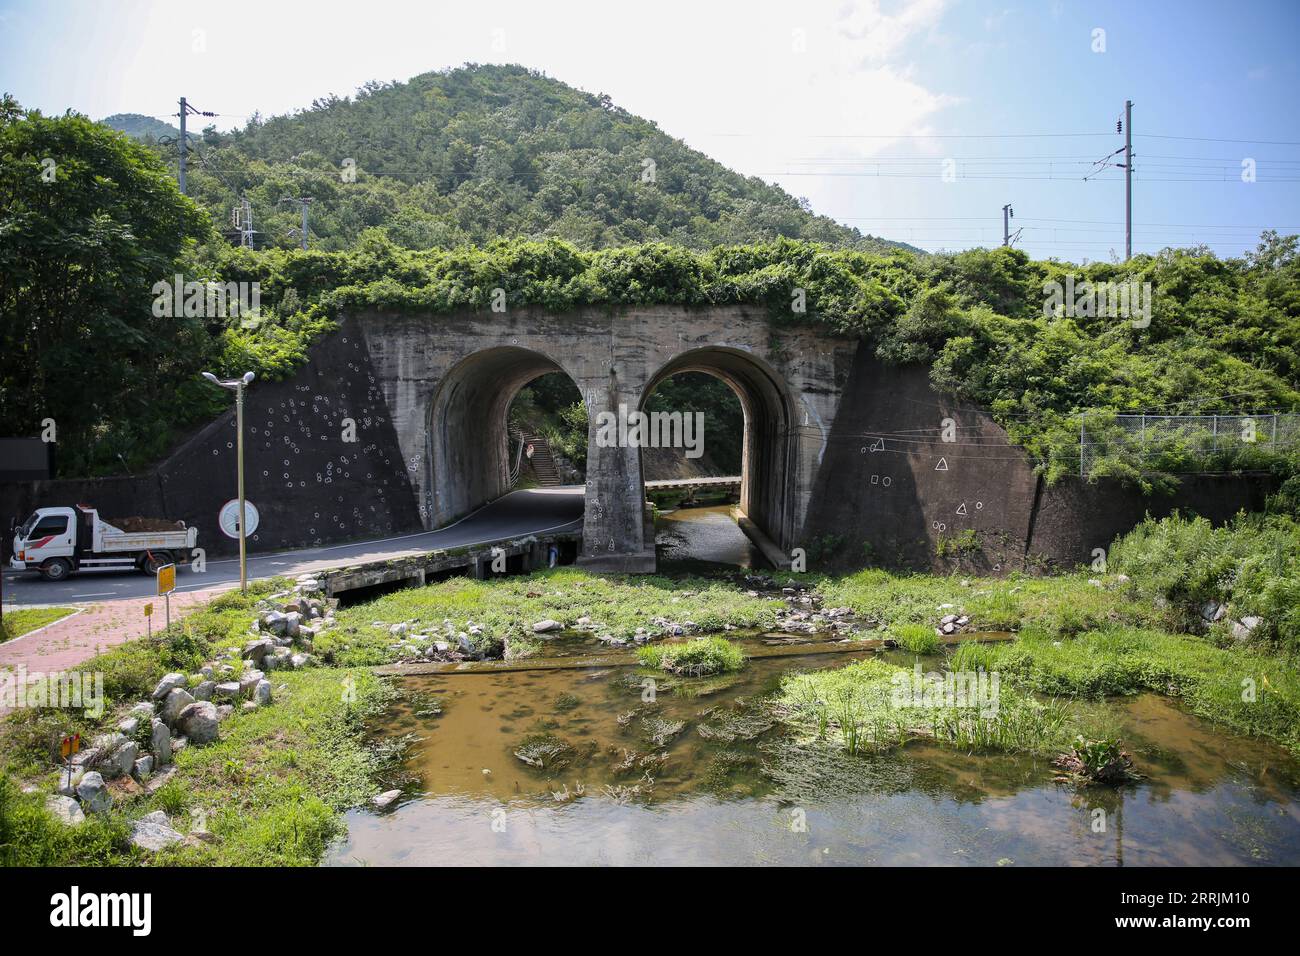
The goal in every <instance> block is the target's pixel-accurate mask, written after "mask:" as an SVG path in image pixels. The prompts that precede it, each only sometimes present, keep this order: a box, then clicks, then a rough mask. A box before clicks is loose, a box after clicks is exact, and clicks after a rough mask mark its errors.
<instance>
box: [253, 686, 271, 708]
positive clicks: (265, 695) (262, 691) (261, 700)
mask: <svg viewBox="0 0 1300 956" xmlns="http://www.w3.org/2000/svg"><path fill="white" fill-rule="evenodd" d="M270 702H271V682H270V681H269V680H260V681H258V682H257V686H256V687H254V688H253V703H254V704H256V705H257V706H258V707H265V706H266V705H267V704H269V703H270Z"/></svg>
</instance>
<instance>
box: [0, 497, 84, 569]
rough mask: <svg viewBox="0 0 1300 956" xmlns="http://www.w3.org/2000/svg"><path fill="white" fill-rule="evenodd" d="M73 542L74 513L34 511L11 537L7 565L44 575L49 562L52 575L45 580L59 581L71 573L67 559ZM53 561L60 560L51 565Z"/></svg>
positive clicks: (40, 509) (57, 509)
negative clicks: (11, 555) (34, 570)
mask: <svg viewBox="0 0 1300 956" xmlns="http://www.w3.org/2000/svg"><path fill="white" fill-rule="evenodd" d="M76 540H77V516H76V512H74V511H73V510H72V509H71V508H37V509H36V510H35V511H34V512H32V515H31V517H30V518H28V519H27V520H26V521H24V522H23V524H22V526H21V527H20V528H19V529H18V531H17V532H16V533H15V534H14V550H13V558H12V559H11V560H10V562H9V566H10V567H13V568H18V569H20V570H21V569H24V568H36V569H39V570H41V571H42V573H45V572H44V569H43V566H44V565H46V564H47V563H49V564H51V568H52V570H53V572H54V573H53V575H52V576H51V575H49V574H46V577H47V578H51V577H52V580H55V581H58V580H62V579H63V578H65V577H67V576H68V574H69V573H71V571H72V567H71V566H68V565H70V564H71V562H70V561H69V560H68V559H71V558H72V556H73V552H74V551H75V550H76ZM55 558H58V559H61V560H59V561H58V562H54V559H55ZM54 564H57V567H55V566H54Z"/></svg>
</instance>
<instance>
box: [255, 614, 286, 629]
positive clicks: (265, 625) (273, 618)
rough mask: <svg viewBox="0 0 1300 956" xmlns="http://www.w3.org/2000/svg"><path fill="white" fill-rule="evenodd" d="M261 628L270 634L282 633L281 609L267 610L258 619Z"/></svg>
mask: <svg viewBox="0 0 1300 956" xmlns="http://www.w3.org/2000/svg"><path fill="white" fill-rule="evenodd" d="M260 623H261V625H262V629H263V630H265V631H270V632H271V633H272V634H283V633H284V629H285V622H284V614H283V612H281V611H268V612H267V613H265V614H263V615H262V617H261V620H260Z"/></svg>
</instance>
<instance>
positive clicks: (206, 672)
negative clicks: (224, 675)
mask: <svg viewBox="0 0 1300 956" xmlns="http://www.w3.org/2000/svg"><path fill="white" fill-rule="evenodd" d="M199 673H200V674H201V675H202V676H203V679H204V680H212V675H213V674H214V673H216V672H215V671H214V670H213V669H212V665H211V664H204V665H203V666H202V667H200V668H199Z"/></svg>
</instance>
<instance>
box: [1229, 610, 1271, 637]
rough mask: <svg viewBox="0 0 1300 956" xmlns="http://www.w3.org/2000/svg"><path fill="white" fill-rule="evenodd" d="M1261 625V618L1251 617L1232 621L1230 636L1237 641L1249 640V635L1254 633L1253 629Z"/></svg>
mask: <svg viewBox="0 0 1300 956" xmlns="http://www.w3.org/2000/svg"><path fill="white" fill-rule="evenodd" d="M1263 623H1264V621H1263V619H1262V618H1258V617H1254V616H1253V615H1252V616H1250V617H1243V618H1242V619H1241V620H1240V621H1233V622H1232V636H1233V637H1234V638H1235V639H1236V640H1238V641H1245V640H1249V639H1250V636H1251V634H1253V633H1254V632H1255V629H1256V628H1258V627H1259V626H1260V625H1261V624H1263Z"/></svg>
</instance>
